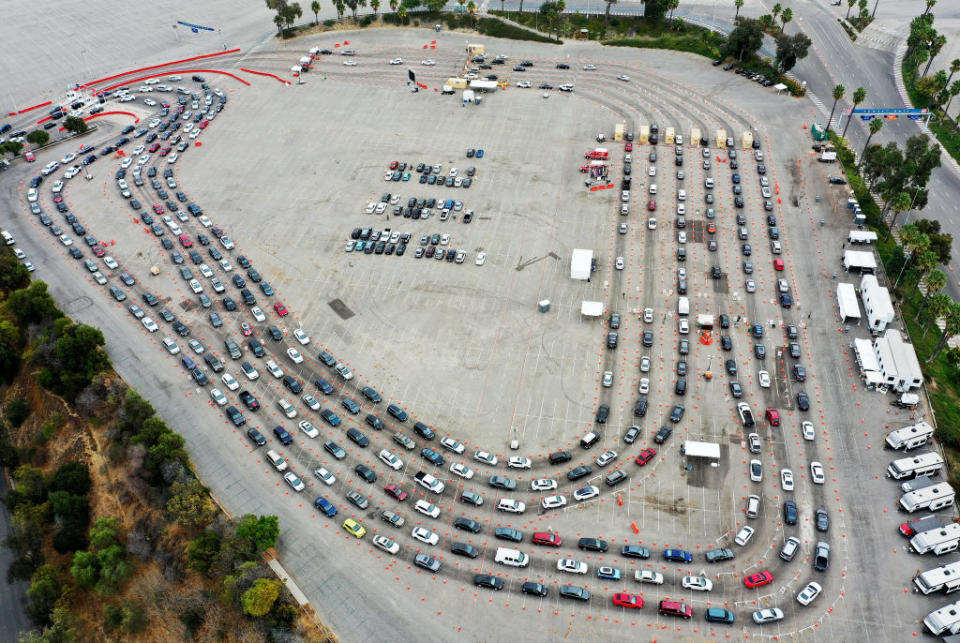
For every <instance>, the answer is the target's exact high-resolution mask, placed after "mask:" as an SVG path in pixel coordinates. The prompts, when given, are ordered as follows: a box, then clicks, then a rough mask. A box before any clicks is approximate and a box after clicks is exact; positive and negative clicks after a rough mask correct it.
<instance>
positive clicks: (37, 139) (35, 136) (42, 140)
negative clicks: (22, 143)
mask: <svg viewBox="0 0 960 643" xmlns="http://www.w3.org/2000/svg"><path fill="white" fill-rule="evenodd" d="M27 142H28V143H33V144H34V145H36V146H38V147H40V146H43V145H46V144H47V143H49V142H50V134H48V133H47V131H46V130H42V129H35V130H33V131H32V132H30V133H29V134H27Z"/></svg>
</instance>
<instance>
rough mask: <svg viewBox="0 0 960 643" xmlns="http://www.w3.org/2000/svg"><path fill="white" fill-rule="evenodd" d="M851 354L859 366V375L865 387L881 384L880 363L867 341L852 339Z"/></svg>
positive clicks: (871, 343)
mask: <svg viewBox="0 0 960 643" xmlns="http://www.w3.org/2000/svg"><path fill="white" fill-rule="evenodd" d="M853 352H854V355H855V356H856V358H857V364H858V365H859V366H860V375H861V376H862V377H863V381H864V382H865V383H866V384H867V386H876V385H877V384H882V383H883V373H881V372H880V362H878V361H877V353H876V352H875V350H874V348H873V342H871V341H870V340H869V339H859V338H858V339H854V340H853Z"/></svg>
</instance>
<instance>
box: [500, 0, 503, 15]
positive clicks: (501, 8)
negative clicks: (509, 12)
mask: <svg viewBox="0 0 960 643" xmlns="http://www.w3.org/2000/svg"><path fill="white" fill-rule="evenodd" d="M500 13H503V0H500Z"/></svg>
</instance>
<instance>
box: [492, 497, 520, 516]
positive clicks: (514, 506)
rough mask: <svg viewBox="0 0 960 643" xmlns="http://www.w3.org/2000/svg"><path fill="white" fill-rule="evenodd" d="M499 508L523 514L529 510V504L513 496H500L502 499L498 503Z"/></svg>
mask: <svg viewBox="0 0 960 643" xmlns="http://www.w3.org/2000/svg"><path fill="white" fill-rule="evenodd" d="M497 510H498V511H505V512H507V513H511V514H522V513H523V512H524V511H526V510H527V505H526V504H524V503H522V502H520V501H519V500H514V499H512V498H500V501H499V502H498V503H497Z"/></svg>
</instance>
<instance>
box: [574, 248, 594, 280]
mask: <svg viewBox="0 0 960 643" xmlns="http://www.w3.org/2000/svg"><path fill="white" fill-rule="evenodd" d="M592 265H593V250H585V249H583V248H574V249H573V255H572V256H571V257H570V278H571V279H581V280H583V281H586V280H587V279H590V272H591V266H592Z"/></svg>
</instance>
